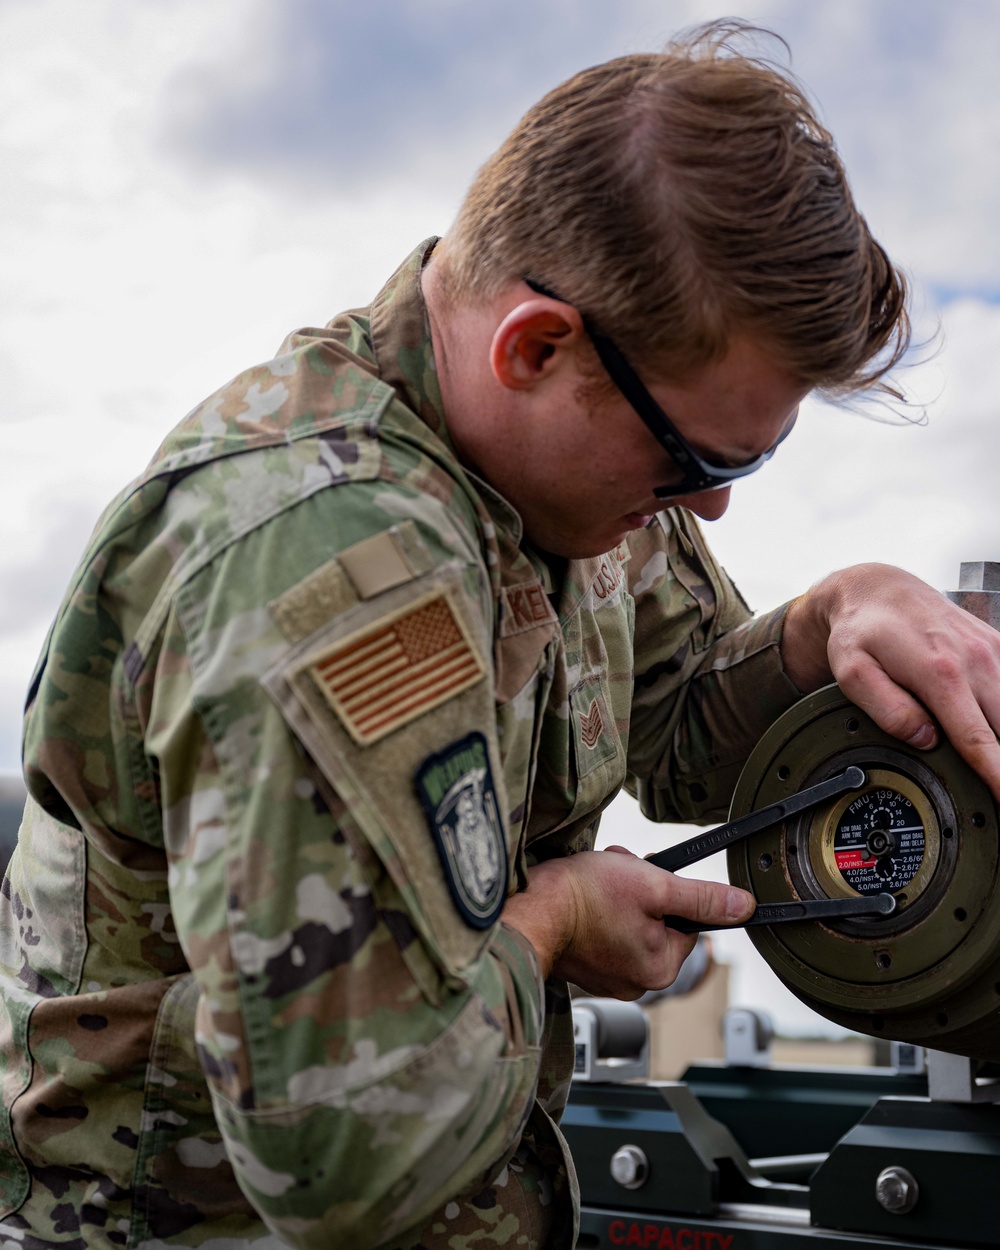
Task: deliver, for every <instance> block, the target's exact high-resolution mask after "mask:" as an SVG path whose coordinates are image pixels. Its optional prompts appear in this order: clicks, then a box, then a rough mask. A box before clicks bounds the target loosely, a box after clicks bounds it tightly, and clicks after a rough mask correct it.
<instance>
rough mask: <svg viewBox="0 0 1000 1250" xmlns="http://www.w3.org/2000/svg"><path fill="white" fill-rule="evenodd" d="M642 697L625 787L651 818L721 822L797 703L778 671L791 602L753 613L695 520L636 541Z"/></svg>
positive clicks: (675, 516)
mask: <svg viewBox="0 0 1000 1250" xmlns="http://www.w3.org/2000/svg"><path fill="white" fill-rule="evenodd" d="M629 548H630V551H631V559H630V562H629V576H630V581H631V587H630V589H631V591H632V594H633V595H634V597H635V605H636V615H635V648H634V650H635V689H634V695H633V704H632V720H631V726H630V740H629V764H628V767H629V778H628V781H627V783H626V788H627V789H628V790H629V791H630V793H632V794H633V795H634V796H635V797H637V798H638V799H639V803H640V806H641V807H642V810H643V813H644V814H645V815H646V816H647V817H649V818H650V819H651V820H662V821H668V820H673V821H710V820H722V819H725V817H726V815H727V812H728V808H729V800H730V798H731V796H732V792H733V789H734V788H735V786H736V782H737V779H738V778H739V774H740V771H741V769H742V767H743V765H744V763H745V762H746V759H747V757H748V755H749V754H750V752H751V750H752V749H753V747H754V746H755V745H756V743H757V741H758V740H759V738H760V737H761V735H762V734H763V733H764V731H765V730H766V729H767V728H768V726H769V725H771V724H772V723H773V721H774V720H776V719H777V717H778V716H780V715H781V713H782V712H784V711H785V710H786V709H787V708H789V707H791V706H792V705H793V704H794V703H796V702H797V701H798V700H799V699H800V698H801V697H802V695H801V693H800V691H799V690H798V689H797V688H796V687H795V685H794V684H793V683H792V681H791V680H790V678H789V677H788V676H787V674H786V673H785V671H784V668H783V666H782V663H781V650H780V647H781V630H782V626H783V623H784V618H785V611H786V609H787V605H785V606H784V607H781V608H778V609H776V610H775V611H773V612H770V613H767V614H765V615H762V616H759V617H754V616H753V615H752V614H751V612H750V609H749V608H748V607H747V605H746V603H745V602H744V600H743V598H742V596H741V595H740V593H739V591H738V590H737V589H736V587H735V586H734V585H733V583H732V581H731V580H730V579H729V577H728V575H727V574H726V572H725V571H724V570H723V569H722V568H721V567H720V565H719V564H718V563H717V562H716V560H715V558H714V557H713V556H712V553H711V552H710V550H709V548H708V546H707V544H706V542H705V540H704V538H703V536H702V534H701V531H700V530H699V528H698V526H697V523H696V522H695V520H694V517H693V516H692V515H691V514H690V513H688V512H687V511H686V510H684V509H681V508H672V509H670V511H669V512H667V513H663V514H661V516H660V517H658V518H657V521H656V523H655V524H654V525H652V526H650V528H649V529H648V530H644V531H642V533H640V534H637V535H634V536H632V537H630V538H629Z"/></svg>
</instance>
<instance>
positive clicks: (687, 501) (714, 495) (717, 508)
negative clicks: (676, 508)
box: [669, 486, 733, 521]
mask: <svg viewBox="0 0 1000 1250" xmlns="http://www.w3.org/2000/svg"><path fill="white" fill-rule="evenodd" d="M732 489H733V488H732V487H731V486H720V487H719V489H718V490H702V491H699V492H698V493H697V494H696V495H678V497H677V498H676V499H671V500H669V503H671V504H680V506H681V507H682V508H687V509H688V510H689V511H691V512H693V513H694V514H695V516H700V517H701V519H702V520H703V521H717V520H718V519H719V517H720V516H722V514H723V513H724V512H725V510H726V509H727V508H728V507H729V492H730V491H731V490H732Z"/></svg>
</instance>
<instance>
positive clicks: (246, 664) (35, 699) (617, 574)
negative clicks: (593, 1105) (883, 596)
mask: <svg viewBox="0 0 1000 1250" xmlns="http://www.w3.org/2000/svg"><path fill="white" fill-rule="evenodd" d="M432 242H433V241H431V243H430V244H424V245H423V246H422V247H421V248H420V249H418V250H417V252H415V253H414V254H413V256H411V257H410V258H409V260H408V261H407V262H406V263H405V264H404V265H403V266H402V267H401V269H400V270H399V271H398V272H397V273H396V274H395V275H394V277H393V278H392V279H391V280H390V282H389V284H388V285H387V286H386V288H385V289H384V290H383V291H382V292H381V293H380V295H379V296H378V298H377V299H376V301H375V302H374V304H373V305H372V306H371V308H370V309H367V310H363V311H358V312H354V313H349V314H345V315H343V316H341V317H339V318H337V319H336V320H335V321H333V322H331V323H330V325H329V326H328V327H327V328H325V329H306V330H301V331H298V332H296V333H294V334H292V335H291V336H290V338H289V339H288V340H287V341H286V342H285V344H284V345H283V346H282V349H281V351H280V353H279V355H278V356H277V357H276V358H275V359H274V360H272V361H270V362H269V363H267V364H264V365H262V366H260V367H257V368H254V369H251V370H249V371H248V372H246V373H244V374H242V375H240V376H239V377H238V378H237V379H235V380H234V381H233V382H231V383H230V384H229V385H227V386H226V387H224V388H223V389H222V390H220V391H219V392H217V393H216V394H215V395H214V396H213V397H212V398H211V399H209V400H208V401H207V402H206V403H204V404H203V405H201V406H200V407H199V408H198V409H196V410H195V411H194V412H193V413H192V414H191V415H190V416H189V417H188V418H186V420H185V421H184V422H183V423H182V424H181V425H180V426H178V427H177V429H176V430H175V431H174V432H173V433H172V434H171V435H170V436H169V437H168V439H167V441H166V442H165V443H164V445H163V447H162V448H161V449H160V451H159V452H158V453H157V455H156V457H155V458H154V460H153V462H152V464H151V466H150V467H149V469H148V470H147V471H146V472H145V474H144V475H143V476H142V477H141V478H140V479H139V480H138V481H137V482H135V483H134V484H133V485H132V486H131V487H129V488H128V489H127V490H126V491H125V492H124V493H123V494H122V495H121V496H120V497H119V498H118V499H117V500H116V501H115V502H114V503H113V504H112V505H111V507H110V508H109V509H108V510H107V512H106V513H105V514H104V516H103V517H102V519H101V521H100V522H99V524H98V527H97V530H96V532H95V535H94V537H93V539H92V541H91V544H90V547H89V549H88V551H87V553H86V554H85V556H84V558H83V561H82V562H81V564H80V566H79V569H78V572H77V574H76V576H75V580H74V582H73V584H72V585H71V587H70V590H69V591H68V593H67V596H66V598H65V600H64V603H63V605H62V607H61V609H60V612H59V614H58V617H57V619H56V621H55V623H54V625H53V627H52V630H51V632H50V636H49V639H48V641H47V644H46V649H45V652H44V654H43V656H42V659H41V660H40V662H39V666H38V669H37V671H36V675H35V679H34V681H33V684H32V689H31V692H30V696H29V706H28V713H27V719H26V728H25V740H24V751H25V766H26V777H27V780H28V785H29V792H30V796H31V797H30V798H29V801H28V804H27V809H26V812H25V817H24V823H23V826H22V830H21V834H20V841H19V846H18V849H17V851H16V852H15V854H14V857H13V860H12V862H11V865H10V870H9V874H8V876H7V878H6V879H5V881H4V885H3V895H2V898H0V907H2V927H0V991H2V997H0V1081H2V1086H3V1118H2V1120H0V1243H2V1245H3V1246H11V1247H13V1246H16V1247H18V1248H20V1250H39V1248H40V1247H43V1246H51V1245H59V1246H63V1247H67V1246H69V1247H74V1248H75V1247H83V1246H107V1247H110V1246H142V1247H163V1246H199V1245H202V1244H206V1243H207V1245H209V1246H211V1247H212V1248H213V1250H220V1248H221V1247H231V1246H238V1245H248V1244H251V1243H252V1244H255V1245H259V1246H261V1247H263V1246H281V1245H285V1244H290V1245H295V1246H305V1247H324V1248H329V1247H338V1248H339V1247H343V1248H345V1250H347V1248H348V1247H350V1250H364V1248H365V1247H374V1246H379V1247H381V1246H405V1247H411V1246H416V1245H419V1246H424V1247H438V1246H442V1247H443V1246H445V1245H447V1246H448V1247H452V1248H454V1247H458V1246H464V1245H466V1244H470V1245H475V1247H476V1248H477V1250H485V1248H487V1247H489V1246H495V1245H511V1246H514V1245H516V1246H527V1247H531V1246H540V1245H545V1246H551V1247H554V1248H558V1250H563V1248H566V1250H568V1248H569V1247H570V1246H571V1245H572V1244H573V1239H574V1218H575V1217H574V1193H573V1190H574V1185H575V1182H574V1179H573V1174H572V1165H571V1164H569V1163H568V1161H567V1160H566V1159H565V1158H564V1153H563V1145H562V1139H561V1136H560V1134H559V1132H558V1129H557V1127H556V1123H555V1121H556V1120H557V1119H558V1115H559V1112H560V1111H561V1108H562V1105H563V1103H564V1101H565V1095H566V1090H567V1086H568V1080H569V1073H570V1067H571V1060H572V1046H571V1040H572V1039H571V1034H570V1032H569V1028H568V1026H569V1016H568V1001H567V996H566V991H565V986H564V985H558V984H550V985H549V986H547V987H545V986H543V985H542V984H541V981H540V978H539V974H538V968H537V964H536V961H535V958H534V952H533V950H532V949H531V947H530V945H529V944H528V943H527V942H525V941H524V939H522V938H521V937H520V936H519V935H518V934H517V933H515V932H514V931H513V930H510V929H508V928H507V927H505V926H504V925H502V924H501V923H500V922H499V919H498V918H499V913H500V909H501V907H502V905H503V901H504V898H505V896H506V893H507V892H508V891H511V890H514V889H516V888H517V885H518V883H519V882H522V881H523V880H524V874H525V870H526V867H527V866H528V865H530V864H531V863H532V862H533V861H537V860H538V859H541V858H546V857H550V856H554V855H565V854H570V853H573V852H575V851H579V850H582V849H587V848H590V847H591V846H592V845H593V840H594V835H595V831H596V829H597V825H598V819H599V813H600V811H601V809H602V808H603V807H604V806H606V805H607V803H608V802H609V801H610V800H611V798H612V797H613V796H614V795H615V793H616V792H617V791H618V790H619V789H620V787H621V786H622V784H623V782H624V783H626V784H629V785H630V786H631V788H632V789H633V792H638V793H639V796H640V800H641V802H642V803H643V806H644V808H645V810H646V811H647V813H648V814H650V815H652V816H654V817H656V818H660V819H666V818H674V819H676V818H683V819H690V818H694V819H697V818H710V817H712V816H714V815H717V814H721V813H722V812H723V811H724V808H725V805H726V802H727V800H728V796H729V793H730V791H731V789H732V786H733V783H734V780H735V777H736V776H737V773H738V770H739V767H740V764H741V762H742V760H743V759H744V758H745V756H746V754H747V752H748V750H749V748H750V747H751V746H752V744H753V742H754V741H755V740H756V738H757V737H758V736H759V734H760V733H761V732H762V731H763V729H764V728H765V727H766V725H767V724H768V723H769V722H770V721H771V720H772V719H773V717H774V716H775V715H777V714H778V713H779V712H780V711H781V710H783V709H784V707H786V706H787V705H788V704H789V703H790V702H792V701H793V700H794V698H795V691H794V689H793V688H792V686H791V684H790V683H789V682H788V680H787V678H785V677H784V675H783V673H782V670H781V666H780V661H779V658H778V641H779V638H780V624H781V614H780V612H779V613H775V614H773V615H772V616H770V617H765V618H761V619H759V620H756V621H751V620H750V619H749V613H748V611H747V610H746V608H745V606H744V605H743V603H742V601H741V600H740V599H739V597H738V595H737V594H736V593H735V591H734V590H733V588H732V586H731V584H730V583H729V581H728V580H727V578H726V577H725V575H724V574H723V573H722V571H721V570H720V569H719V568H718V567H717V565H716V564H715V562H714V561H713V560H712V558H711V556H710V554H709V553H708V551H707V549H706V547H705V545H704V542H703V540H702V538H701V536H700V534H699V532H698V530H697V528H696V526H695V524H694V522H693V520H692V519H691V518H690V517H689V516H687V515H685V514H683V513H681V512H672V513H667V514H664V515H663V516H662V517H660V518H658V519H657V520H656V521H655V522H654V523H653V524H652V525H651V526H650V527H649V528H648V529H647V530H644V531H642V532H638V533H636V534H634V535H633V536H631V537H630V538H629V540H628V542H627V544H625V543H623V544H622V545H621V546H620V547H619V548H618V549H617V550H615V551H612V552H609V553H607V555H605V556H604V557H601V558H597V559H588V560H579V561H571V562H569V563H568V564H567V563H565V562H563V563H562V565H561V566H560V567H558V568H553V567H550V564H548V563H546V561H545V559H543V558H542V556H540V555H539V554H538V553H537V552H534V551H533V550H532V549H531V548H530V547H529V546H528V545H527V544H526V543H525V542H524V541H523V540H522V535H521V531H520V521H519V518H518V517H517V515H516V514H515V513H514V512H513V510H512V509H511V508H510V506H509V505H508V504H506V503H505V502H504V501H503V500H502V499H500V498H499V497H498V496H497V495H496V494H495V493H494V492H493V491H491V490H490V488H489V487H488V486H487V485H486V484H485V483H483V482H481V481H478V480H476V479H475V478H473V477H472V476H471V475H470V474H469V473H468V472H467V471H466V470H465V469H464V468H463V466H462V465H461V464H460V463H459V461H458V460H457V458H456V456H455V454H454V451H453V449H452V447H451V444H450V442H449V439H448V434H447V430H446V428H445V425H444V420H443V414H442V410H441V402H440V393H439V390H438V386H437V383H436V378H435V373H434V359H433V353H432V349H431V343H430V337H429V332H428V329H427V325H426V314H425V310H424V306H423V302H422V299H421V296H420V287H419V273H420V267H421V265H422V263H423V260H424V259H425V256H426V255H427V254H428V253H429V250H430V246H432ZM627 778H628V781H626V779H627Z"/></svg>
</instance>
